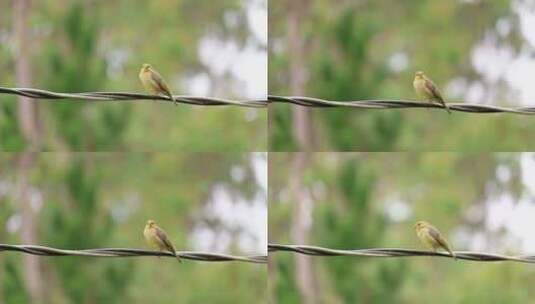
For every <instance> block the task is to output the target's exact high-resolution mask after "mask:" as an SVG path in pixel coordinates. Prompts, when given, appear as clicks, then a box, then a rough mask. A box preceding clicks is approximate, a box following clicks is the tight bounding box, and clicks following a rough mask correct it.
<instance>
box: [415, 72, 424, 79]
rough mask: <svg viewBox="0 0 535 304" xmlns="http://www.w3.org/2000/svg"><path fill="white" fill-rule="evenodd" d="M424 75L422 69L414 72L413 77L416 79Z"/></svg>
mask: <svg viewBox="0 0 535 304" xmlns="http://www.w3.org/2000/svg"><path fill="white" fill-rule="evenodd" d="M424 76H425V75H424V72H422V71H418V72H416V74H414V78H416V79H421V78H423V77H424Z"/></svg>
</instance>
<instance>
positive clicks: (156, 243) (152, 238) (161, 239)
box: [143, 220, 182, 262]
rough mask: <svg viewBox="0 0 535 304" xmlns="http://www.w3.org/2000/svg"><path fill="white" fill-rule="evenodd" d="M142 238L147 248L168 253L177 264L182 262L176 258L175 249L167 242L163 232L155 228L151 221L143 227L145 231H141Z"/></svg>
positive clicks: (178, 257) (167, 239)
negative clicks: (173, 256) (173, 257)
mask: <svg viewBox="0 0 535 304" xmlns="http://www.w3.org/2000/svg"><path fill="white" fill-rule="evenodd" d="M143 236H145V240H146V241H147V243H148V244H149V246H152V247H154V248H156V249H158V250H160V251H163V250H167V251H170V252H171V253H172V254H174V255H175V257H176V258H177V259H178V261H179V262H182V260H180V256H178V255H177V253H176V250H175V247H174V246H173V244H171V241H169V238H168V237H167V234H166V233H165V231H163V230H162V229H161V228H160V227H158V226H156V223H155V222H154V221H153V220H148V221H147V225H145V229H144V230H143Z"/></svg>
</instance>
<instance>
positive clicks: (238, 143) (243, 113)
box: [0, 0, 267, 151]
mask: <svg viewBox="0 0 535 304" xmlns="http://www.w3.org/2000/svg"><path fill="white" fill-rule="evenodd" d="M248 7H249V1H241V0H223V1H217V2H216V3H211V2H209V1H195V0H166V1H157V2H152V1H139V0H137V1H111V2H110V1H81V0H69V1H66V2H58V1H54V0H45V1H33V3H32V7H31V15H30V16H29V19H28V20H29V32H30V33H31V35H32V37H30V40H31V41H32V51H31V52H30V54H31V58H30V59H31V70H32V75H31V77H32V79H33V80H32V83H33V87H36V88H43V89H49V90H52V91H59V92H86V91H128V92H144V90H143V88H142V86H141V84H140V83H139V79H138V72H139V69H140V67H141V64H143V63H145V62H147V63H151V64H153V66H154V67H155V68H156V69H157V70H158V71H159V72H160V73H161V74H162V75H164V77H165V78H166V80H167V82H168V84H169V86H170V88H171V89H172V91H173V92H174V93H175V94H178V95H187V94H188V92H190V91H189V89H191V88H189V87H188V86H190V85H191V86H195V85H197V84H199V83H203V85H204V86H205V87H207V91H208V92H209V93H207V95H210V96H216V97H221V98H236V99H247V98H258V97H259V96H247V93H246V92H245V91H243V90H241V89H240V87H241V83H240V80H237V79H236V78H235V77H234V76H233V75H231V73H229V72H226V73H225V74H224V75H215V74H217V72H214V71H213V70H212V67H210V66H208V64H207V63H205V62H203V61H201V56H200V50H201V45H202V44H203V42H204V41H205V40H206V39H211V40H215V41H224V42H225V43H228V44H229V45H234V46H236V47H237V49H241V48H242V47H245V46H246V44H254V43H253V42H254V41H257V39H253V38H252V37H253V32H252V29H251V26H250V23H249V22H248V18H249V16H248V9H249V8H248ZM12 13H13V12H12V8H11V3H10V2H9V1H7V2H3V3H0V68H1V69H2V70H3V71H8V72H5V73H1V74H0V84H1V86H5V87H17V84H16V83H15V81H14V66H15V59H16V50H14V48H13V47H12V44H13V41H14V40H15V37H14V36H13V33H12V20H11V19H12ZM254 47H256V48H258V49H265V47H266V46H265V45H262V42H256V44H254ZM205 51H206V50H205ZM201 78H202V79H201ZM199 79H200V80H202V81H201V82H199V81H198V80H199ZM204 80H206V81H204ZM221 88H225V89H221ZM0 101H1V102H0V150H4V151H20V150H23V149H24V145H25V143H24V140H23V139H22V136H21V132H20V130H19V125H18V124H19V119H18V115H17V103H16V97H14V96H12V95H5V94H4V95H0ZM39 105H40V111H39V113H40V117H41V119H42V121H43V131H44V132H43V139H42V142H43V147H42V149H43V150H45V151H58V150H60V151H125V150H128V151H131V150H134V151H140V150H142V151H176V150H180V151H262V150H266V147H267V111H266V110H265V109H249V108H239V107H198V106H187V105H182V106H180V107H173V106H172V105H171V104H169V103H164V102H152V101H139V102H79V101H72V100H66V101H55V102H44V101H43V102H39Z"/></svg>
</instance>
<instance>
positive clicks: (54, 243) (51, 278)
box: [0, 152, 267, 303]
mask: <svg viewBox="0 0 535 304" xmlns="http://www.w3.org/2000/svg"><path fill="white" fill-rule="evenodd" d="M38 155H39V156H38V157H37V161H36V164H35V166H34V167H33V169H32V170H31V172H30V175H29V176H30V185H31V187H32V188H31V189H32V190H31V191H32V196H33V197H34V198H36V201H35V202H33V204H34V206H35V208H37V209H36V212H37V217H36V218H35V221H37V222H38V230H37V231H36V233H37V236H36V238H37V242H38V244H36V245H46V246H51V247H57V248H66V249H84V248H106V247H118V248H142V249H148V247H147V245H146V244H145V240H144V239H143V235H142V231H143V227H144V225H145V223H146V221H147V220H148V219H154V220H156V222H157V223H158V224H159V225H160V226H161V227H163V228H164V229H165V230H166V231H167V233H168V235H169V237H170V239H171V240H172V241H173V242H174V244H175V246H176V247H177V249H178V250H179V251H210V252H217V253H228V254H235V255H260V254H265V252H264V250H265V249H264V248H263V247H262V248H259V249H258V250H256V249H251V248H248V247H245V246H242V243H243V242H244V240H243V239H244V238H245V239H247V240H249V239H250V238H251V237H254V236H255V235H256V234H257V233H262V232H252V231H250V230H248V229H245V228H243V229H237V228H236V226H234V225H235V223H233V222H231V221H229V219H228V218H227V219H225V217H224V216H223V215H221V214H220V212H218V211H217V210H216V209H212V208H213V203H214V201H219V200H223V199H224V198H222V197H220V196H219V194H218V192H216V189H219V190H218V191H220V189H224V191H225V193H226V194H228V195H229V196H230V197H231V198H232V201H231V202H230V203H231V205H228V206H227V212H230V213H232V212H236V211H235V210H234V209H233V208H236V209H238V208H240V209H239V210H240V212H248V211H246V210H245V211H244V209H243V208H244V206H241V207H237V206H235V205H234V200H236V201H244V202H245V203H246V204H248V202H252V201H255V199H257V198H258V197H260V198H262V197H265V195H266V194H265V191H264V190H263V187H262V186H261V185H260V184H258V180H257V176H256V174H258V172H256V169H255V168H254V166H255V165H254V164H253V163H254V161H258V159H257V158H259V157H260V158H262V157H264V156H262V155H260V154H247V153H229V154H224V153H174V152H173V153H171V152H170V153H134V152H132V153H40V154H38ZM18 157H19V155H18V154H14V153H3V154H0V167H2V168H3V170H2V171H1V172H0V206H1V208H0V221H1V222H2V223H3V225H2V229H0V243H9V244H19V243H21V241H20V238H19V230H20V205H19V201H18V200H17V198H16V197H15V196H14V195H11V194H12V193H13V192H14V191H16V185H17V173H16V172H17V166H16V164H17V159H18ZM236 171H239V172H241V173H239V174H238V175H239V176H238V177H237V175H236ZM41 200H42V201H41ZM255 214H256V213H255ZM227 216H228V215H227ZM258 220H261V219H258ZM199 227H204V229H205V230H206V231H211V232H212V233H213V235H214V237H213V238H210V237H208V238H207V236H206V231H205V232H204V233H200V232H199V231H198V229H199ZM264 233H265V232H264ZM22 256H23V255H22V254H18V253H5V254H2V255H0V278H2V279H0V302H5V303H26V302H28V301H27V299H28V295H27V291H26V287H25V282H24V280H23V279H22V278H23V273H24V269H23V266H24V265H23V260H22ZM40 259H41V262H42V264H43V267H42V268H43V269H42V272H41V274H40V275H41V279H42V280H44V286H45V288H46V291H45V299H44V303H125V302H136V303H138V302H139V303H145V302H147V303H148V302H154V303H255V302H257V300H258V299H259V298H264V297H266V286H267V275H266V266H265V265H261V264H258V265H257V264H247V263H205V262H194V261H187V260H186V261H184V262H183V263H182V264H179V263H177V262H176V260H173V259H159V258H128V259H116V258H113V259H111V258H110V259H108V258H84V257H61V258H57V257H42V258H40Z"/></svg>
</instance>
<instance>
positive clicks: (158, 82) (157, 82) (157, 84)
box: [139, 63, 178, 105]
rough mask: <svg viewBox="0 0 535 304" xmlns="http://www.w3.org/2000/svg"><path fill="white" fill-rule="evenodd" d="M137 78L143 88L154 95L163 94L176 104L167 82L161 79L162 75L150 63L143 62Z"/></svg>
mask: <svg viewBox="0 0 535 304" xmlns="http://www.w3.org/2000/svg"><path fill="white" fill-rule="evenodd" d="M139 80H141V83H142V84H143V87H144V88H145V90H147V91H148V92H150V93H152V94H156V95H165V96H167V97H169V98H171V100H172V101H173V102H174V103H175V105H178V101H177V100H176V99H175V98H174V97H173V94H171V91H170V90H169V87H168V86H167V83H165V80H163V77H162V76H161V75H160V74H159V73H158V72H156V70H155V69H153V68H152V66H151V65H150V64H147V63H144V64H143V66H141V71H139Z"/></svg>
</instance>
